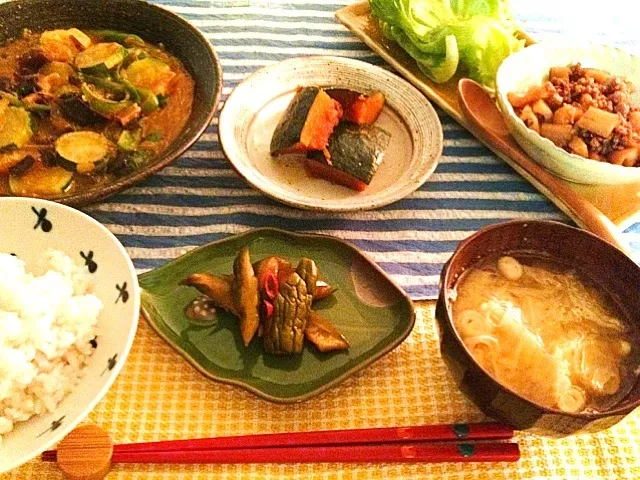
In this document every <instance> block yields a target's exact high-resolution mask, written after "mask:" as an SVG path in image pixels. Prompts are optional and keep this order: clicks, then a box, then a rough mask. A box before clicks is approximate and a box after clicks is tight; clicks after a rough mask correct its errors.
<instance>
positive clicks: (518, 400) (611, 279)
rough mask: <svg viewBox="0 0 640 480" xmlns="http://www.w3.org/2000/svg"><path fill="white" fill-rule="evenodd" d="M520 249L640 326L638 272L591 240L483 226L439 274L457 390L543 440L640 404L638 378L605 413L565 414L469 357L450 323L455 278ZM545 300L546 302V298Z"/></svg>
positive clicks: (604, 422) (614, 418)
mask: <svg viewBox="0 0 640 480" xmlns="http://www.w3.org/2000/svg"><path fill="white" fill-rule="evenodd" d="M514 252H527V253H531V254H535V255H540V256H544V257H547V258H549V259H550V260H551V261H556V262H558V263H560V264H561V265H565V266H567V267H570V268H571V267H572V268H575V270H576V271H578V272H579V273H581V274H583V275H585V276H586V277H587V278H590V279H591V280H593V281H595V282H596V283H597V284H598V285H600V286H601V287H602V288H603V289H606V290H607V291H609V292H611V293H613V294H614V295H617V296H618V299H619V300H620V303H621V305H623V306H624V309H625V310H626V313H627V315H628V318H629V321H630V322H633V323H634V324H635V325H634V326H635V327H636V328H640V268H639V267H638V266H637V265H636V264H635V263H634V262H633V261H632V260H631V259H630V258H629V257H627V256H626V255H625V254H624V253H622V252H621V251H620V250H618V249H616V248H615V247H613V246H611V245H609V244H608V243H606V242H604V241H603V240H600V239H599V238H598V237H596V236H595V235H592V234H591V233H588V232H585V231H584V230H580V229H577V228H574V227H570V226H567V225H564V224H561V223H557V222H549V221H520V220H516V221H510V222H505V223H500V224H495V225H490V226H488V227H485V228H483V229H482V230H480V231H479V232H477V233H476V234H474V235H472V236H471V237H469V238H468V239H466V240H464V241H463V242H461V243H460V244H459V246H458V248H457V249H456V251H455V252H454V254H453V256H452V257H451V259H450V260H449V261H448V262H447V263H446V264H445V266H444V268H443V270H442V274H441V277H440V295H439V298H438V303H437V306H436V319H437V321H438V326H439V333H440V349H441V353H442V357H443V359H444V361H445V363H446V365H447V366H448V368H449V370H450V371H451V373H452V375H453V376H454V378H455V380H456V383H457V384H458V387H459V388H460V390H461V391H462V392H463V393H464V394H465V395H467V396H468V397H469V398H470V399H471V400H472V401H473V402H474V403H475V404H476V405H477V406H478V407H479V408H480V409H481V410H482V411H483V412H484V413H485V414H486V415H488V416H490V417H492V418H495V419H496V420H499V421H502V422H505V423H507V424H509V425H511V426H513V427H514V428H516V429H518V430H529V431H531V432H533V433H538V434H542V435H549V436H556V437H557V436H565V435H568V434H572V433H578V432H596V431H599V430H602V429H605V428H608V427H610V426H612V425H614V424H615V423H617V422H619V421H620V420H621V419H622V418H624V416H625V415H627V414H628V413H630V412H631V411H632V410H633V409H635V408H636V407H638V406H640V381H637V380H636V384H635V385H634V386H633V388H632V390H631V391H630V393H629V394H628V395H627V396H626V397H625V398H623V399H622V400H621V401H620V402H619V403H618V404H616V405H614V406H613V407H612V408H610V409H609V410H606V411H602V412H599V413H578V414H569V413H565V412H562V411H561V410H555V409H551V408H546V407H544V406H542V405H538V404H536V403H534V402H532V401H529V400H527V399H526V398H523V397H521V396H520V395H518V394H516V393H515V392H513V391H512V390H510V389H509V387H508V386H506V385H502V384H500V383H498V382H497V381H496V380H494V379H493V377H491V376H490V375H489V374H488V373H487V372H486V371H485V370H484V369H483V368H482V367H481V366H480V365H479V364H478V363H476V361H475V360H474V359H473V357H472V356H471V354H470V352H469V351H468V350H467V348H466V347H465V345H464V343H463V342H462V338H461V337H460V335H459V334H458V332H457V331H456V329H455V328H454V325H453V321H452V316H453V314H452V304H453V301H454V300H455V295H456V285H457V282H458V281H459V279H460V278H461V275H462V274H463V273H464V272H465V271H466V270H468V269H469V268H471V267H473V266H474V265H475V264H476V263H477V262H478V261H479V260H481V259H482V258H484V257H487V256H492V257H493V256H499V255H503V254H510V253H514ZM549 301H553V299H549Z"/></svg>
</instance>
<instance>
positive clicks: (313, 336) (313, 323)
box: [304, 310, 349, 352]
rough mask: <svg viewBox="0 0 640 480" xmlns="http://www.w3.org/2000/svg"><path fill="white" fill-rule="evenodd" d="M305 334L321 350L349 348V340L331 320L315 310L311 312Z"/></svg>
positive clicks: (329, 350) (330, 350)
mask: <svg viewBox="0 0 640 480" xmlns="http://www.w3.org/2000/svg"><path fill="white" fill-rule="evenodd" d="M304 336H305V338H306V339H307V340H309V341H310V342H311V343H313V344H314V345H315V346H316V348H317V349H318V350H320V351H321V352H333V351H336V350H347V349H348V348H349V342H348V341H347V339H346V338H344V336H343V335H342V334H341V333H340V331H339V330H338V329H337V328H336V327H334V326H333V325H332V324H331V322H329V320H327V319H326V318H324V317H323V316H322V315H320V314H319V313H318V312H314V311H313V310H312V311H311V312H309V318H308V319H307V327H306V328H305V330H304Z"/></svg>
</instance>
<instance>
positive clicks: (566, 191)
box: [461, 102, 631, 257]
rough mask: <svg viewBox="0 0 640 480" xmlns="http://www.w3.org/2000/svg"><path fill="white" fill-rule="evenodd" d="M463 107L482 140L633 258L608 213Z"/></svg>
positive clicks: (471, 127) (583, 223)
mask: <svg viewBox="0 0 640 480" xmlns="http://www.w3.org/2000/svg"><path fill="white" fill-rule="evenodd" d="M461 106H462V110H463V111H464V113H465V116H466V118H467V120H469V122H470V125H469V127H468V128H469V130H470V131H471V133H472V134H473V135H474V136H475V137H476V138H477V139H478V140H480V141H481V142H482V143H484V144H485V145H486V146H487V147H488V148H489V149H490V150H491V151H493V152H494V153H495V154H496V155H498V156H499V157H500V158H502V159H503V160H504V161H505V162H506V163H507V164H509V165H510V166H511V167H512V168H513V169H514V170H516V171H517V172H518V173H519V174H520V175H522V176H523V177H524V178H526V179H527V180H528V181H529V182H530V183H531V184H532V185H533V186H535V187H536V188H537V189H538V190H539V191H541V192H542V193H543V194H544V195H545V196H546V197H547V198H549V199H550V200H551V201H552V202H553V203H554V204H555V205H556V206H557V207H558V208H560V209H561V210H562V211H563V212H564V213H566V214H567V215H568V216H569V217H570V218H571V219H573V220H574V221H575V222H576V223H577V224H578V225H579V226H580V227H581V228H584V229H585V230H588V231H590V232H591V233H593V234H595V235H597V236H598V237H600V238H601V239H603V240H605V241H606V242H608V243H610V244H611V245H613V246H614V247H616V248H618V249H619V250H622V251H623V252H624V253H625V254H626V255H627V256H629V257H631V248H630V247H629V244H628V243H627V242H626V241H624V240H623V239H621V238H620V231H619V230H618V227H616V225H615V224H614V223H613V222H612V221H611V220H610V219H609V218H608V217H607V216H606V215H605V214H604V213H602V212H601V211H600V210H599V209H598V208H596V207H595V206H594V205H593V204H592V203H590V202H589V201H587V200H585V199H584V198H583V197H581V196H580V195H578V194H577V193H576V192H574V191H573V190H572V189H571V188H570V187H569V186H568V185H566V184H565V183H564V182H563V181H562V180H560V179H558V178H557V177H555V176H554V175H552V174H551V173H549V172H548V171H547V170H546V169H544V168H543V167H541V166H540V165H538V164H537V163H536V162H535V161H533V160H532V159H531V158H530V157H529V156H528V155H527V154H526V153H525V151H524V150H522V148H520V146H519V145H518V144H517V143H516V142H515V140H513V139H512V138H511V137H503V136H500V135H497V134H496V133H494V132H492V131H491V130H489V129H487V128H484V127H483V126H482V125H480V124H478V122H477V121H476V119H475V118H474V116H473V115H470V114H469V113H468V112H467V110H466V106H465V105H464V102H461ZM496 108H497V107H496Z"/></svg>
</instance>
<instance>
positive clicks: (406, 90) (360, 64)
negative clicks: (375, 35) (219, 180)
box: [218, 55, 444, 212]
mask: <svg viewBox="0 0 640 480" xmlns="http://www.w3.org/2000/svg"><path fill="white" fill-rule="evenodd" d="M296 64H299V66H300V68H301V69H307V70H308V69H317V70H318V72H320V75H321V74H322V73H321V72H322V69H321V67H322V66H325V67H326V65H327V64H330V65H338V66H341V67H344V68H347V69H353V70H354V71H359V72H360V73H361V74H363V73H364V74H365V75H366V76H367V77H368V78H378V79H380V81H379V82H378V85H379V86H380V87H381V88H380V91H382V93H383V94H384V95H385V97H386V106H388V107H389V108H392V107H391V106H390V104H392V103H394V99H398V98H399V97H401V96H402V98H403V103H406V104H408V106H409V108H410V109H411V110H410V113H411V114H412V117H415V118H416V119H419V120H420V122H418V123H419V124H420V125H423V122H424V123H425V124H429V125H431V126H432V128H431V129H430V130H429V131H428V133H430V135H427V134H426V133H427V129H424V128H422V129H421V131H413V130H412V129H411V128H410V126H409V125H407V124H406V123H405V127H406V130H407V132H408V133H409V135H410V137H411V142H412V145H413V146H414V152H413V155H412V159H413V160H414V161H415V159H416V158H417V159H418V160H417V164H418V165H420V166H423V167H424V168H422V169H419V170H418V171H417V172H414V173H413V174H412V175H411V176H410V178H407V179H406V180H405V181H404V182H403V184H401V188H400V187H396V188H392V189H389V188H387V189H385V190H383V191H381V192H378V193H377V194H375V195H362V194H366V190H365V191H364V192H355V191H354V192H353V197H349V199H348V200H347V199H341V200H340V201H333V200H332V201H331V202H329V203H327V201H326V199H322V198H317V199H314V201H308V200H307V199H305V198H299V197H298V196H297V195H296V194H295V193H293V192H286V193H285V194H282V193H280V192H279V191H274V189H273V187H272V186H270V185H266V186H265V184H264V183H262V182H261V179H263V178H265V177H264V176H263V175H262V174H260V173H258V172H257V170H256V169H255V168H251V167H248V166H246V165H245V163H247V164H249V165H250V164H251V161H249V160H248V159H247V156H246V155H245V154H244V153H243V149H244V147H243V146H242V145H240V144H239V142H238V140H239V139H238V138H237V137H236V135H235V131H234V127H235V120H236V114H237V113H238V112H239V107H241V106H242V103H243V101H244V97H243V95H245V94H248V93H250V90H251V87H252V85H254V84H258V83H261V81H263V80H268V79H269V76H270V75H272V74H274V72H278V71H279V70H284V71H286V70H287V69H291V68H292V67H293V66H296ZM262 77H264V78H262ZM342 83H346V82H342ZM315 85H319V86H326V85H323V82H322V81H321V80H320V81H318V82H316V83H315ZM309 86H311V84H309ZM335 86H336V87H338V88H355V87H353V86H351V87H349V86H343V85H339V84H337V83H336V84H335ZM287 91H288V90H283V91H281V92H278V93H286V92H287ZM274 93H276V92H274ZM275 97H277V94H276V95H273V96H272V97H270V98H268V99H266V100H267V102H265V103H262V100H261V102H260V103H261V105H260V107H259V108H258V109H256V112H257V111H259V110H260V109H261V108H262V107H263V106H265V105H267V103H268V102H269V101H271V100H272V99H273V98H275ZM392 110H393V111H394V112H395V113H396V115H398V116H399V117H400V118H401V119H402V120H403V122H406V118H407V115H406V113H405V112H400V111H398V110H396V109H395V108H392ZM416 135H421V137H422V138H421V140H422V141H421V142H416ZM218 140H219V142H220V147H221V148H222V151H223V153H224V155H225V158H226V159H227V161H228V162H229V164H230V165H231V167H232V168H233V169H234V171H235V172H236V173H237V174H238V175H239V176H240V177H241V178H242V179H243V180H244V181H245V182H247V183H248V184H249V185H250V186H251V187H252V188H254V189H256V190H258V191H260V192H261V193H262V194H263V195H265V196H267V197H269V198H271V199H273V200H276V201H278V202H281V203H284V204H286V205H289V206H292V207H296V208H299V209H303V210H312V211H318V212H357V211H363V210H372V209H376V208H380V207H384V206H386V205H389V204H391V203H394V202H396V201H398V200H401V199H403V198H405V197H407V196H408V195H410V194H411V193H413V192H414V191H416V190H417V189H418V188H420V187H421V186H422V185H423V184H424V183H425V182H426V181H427V180H428V179H429V177H430V176H431V175H432V174H433V172H434V171H435V169H436V167H437V166H438V164H439V162H440V158H441V157H442V152H443V148H444V133H443V130H442V124H441V122H440V119H439V118H438V114H437V113H436V111H435V109H434V108H433V105H432V104H431V102H430V101H429V99H428V98H427V97H426V96H424V95H423V94H422V93H421V92H420V91H419V90H418V89H417V88H415V87H414V86H413V85H411V84H410V83H409V82H407V81H406V80H404V79H403V78H401V77H400V76H399V75H397V74H395V73H394V72H392V71H389V70H385V69H384V68H382V67H379V66H377V65H373V64H370V63H367V62H364V61H361V60H354V59H351V58H346V57H335V56H330V55H312V56H305V57H295V58H290V59H287V60H282V61H280V62H277V63H275V64H272V65H267V66H266V67H262V68H260V69H259V70H257V71H255V72H254V73H252V74H251V75H249V76H248V77H246V78H245V79H244V80H242V81H241V82H240V83H239V84H238V85H236V87H235V88H234V89H233V91H232V92H231V93H230V94H229V96H228V98H227V100H226V101H225V102H224V106H223V108H222V111H221V112H220V117H219V121H218ZM416 143H417V144H418V145H417V146H418V148H415V147H416ZM239 158H242V159H247V161H246V162H242V161H240V160H238V159H239ZM345 188H346V187H345ZM358 195H362V196H361V198H362V200H361V201H357V202H355V201H352V199H356V198H357V196H358ZM345 200H346V201H345Z"/></svg>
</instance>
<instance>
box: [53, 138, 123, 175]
mask: <svg viewBox="0 0 640 480" xmlns="http://www.w3.org/2000/svg"><path fill="white" fill-rule="evenodd" d="M55 148H56V153H57V154H58V156H59V157H60V158H61V159H62V160H64V161H66V162H69V163H70V164H71V165H70V166H71V167H73V166H74V165H75V170H76V171H77V172H78V173H89V172H91V171H93V170H94V168H95V165H96V164H97V163H100V162H104V161H108V160H109V159H110V158H111V157H112V156H113V154H114V153H115V150H116V149H115V147H114V145H113V144H112V143H111V142H110V141H109V140H107V138H106V137H105V136H104V135H101V134H99V133H96V132H92V131H80V132H69V133H65V134H64V135H61V136H60V137H58V139H57V140H56V143H55Z"/></svg>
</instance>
